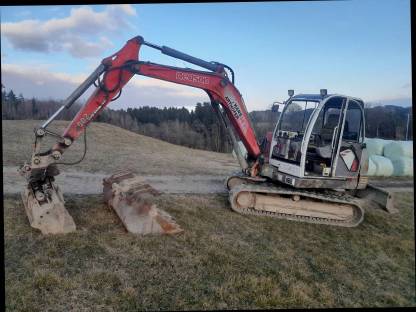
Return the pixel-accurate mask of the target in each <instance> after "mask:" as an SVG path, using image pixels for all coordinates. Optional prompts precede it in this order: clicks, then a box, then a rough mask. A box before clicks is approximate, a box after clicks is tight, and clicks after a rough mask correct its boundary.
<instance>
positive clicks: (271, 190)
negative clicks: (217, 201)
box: [229, 183, 364, 227]
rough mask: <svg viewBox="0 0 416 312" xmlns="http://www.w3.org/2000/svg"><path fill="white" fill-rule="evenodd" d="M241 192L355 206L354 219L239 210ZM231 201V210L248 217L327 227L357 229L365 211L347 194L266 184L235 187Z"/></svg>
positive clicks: (246, 209)
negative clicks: (270, 218)
mask: <svg viewBox="0 0 416 312" xmlns="http://www.w3.org/2000/svg"><path fill="white" fill-rule="evenodd" d="M240 192H251V193H262V194H284V195H300V196H302V197H307V198H311V199H314V200H321V201H324V202H332V203H340V204H348V205H351V206H353V207H354V208H355V209H354V217H353V219H352V220H348V221H342V220H336V219H328V218H320V217H309V216H300V215H293V214H286V213H279V212H270V211H259V210H256V209H254V208H237V207H236V205H235V202H236V198H237V196H238V194H239V193H240ZM229 200H230V203H231V209H232V210H234V211H235V212H238V213H241V214H246V215H256V216H268V217H274V218H279V219H286V220H293V221H300V222H307V223H315V224H326V225H336V226H344V227H355V226H357V225H358V224H360V223H361V222H362V221H363V219H364V210H363V209H362V207H360V205H359V204H358V203H357V201H356V200H355V198H354V197H353V196H350V195H348V194H345V193H339V192H335V191H328V190H326V191H325V193H324V192H318V191H311V190H301V189H292V188H289V187H278V186H276V185H274V184H270V183H264V184H263V185H255V184H240V185H237V186H235V187H234V188H232V189H231V190H230V196H229Z"/></svg>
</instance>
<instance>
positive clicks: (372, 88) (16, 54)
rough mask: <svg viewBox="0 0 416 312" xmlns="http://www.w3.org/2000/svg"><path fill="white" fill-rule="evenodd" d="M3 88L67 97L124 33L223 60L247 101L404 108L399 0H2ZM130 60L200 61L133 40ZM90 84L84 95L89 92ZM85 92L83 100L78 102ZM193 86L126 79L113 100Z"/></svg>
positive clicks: (404, 46)
mask: <svg viewBox="0 0 416 312" xmlns="http://www.w3.org/2000/svg"><path fill="white" fill-rule="evenodd" d="M0 10H1V74H2V84H3V85H4V86H5V88H6V91H8V90H9V89H13V91H14V92H15V93H16V94H19V93H22V94H23V96H24V97H25V98H31V97H36V98H40V99H49V98H52V99H65V98H66V97H67V96H68V95H69V94H70V93H71V92H72V91H73V90H74V89H75V88H76V87H77V86H78V85H79V84H80V83H82V81H83V79H85V78H86V77H87V76H88V75H89V74H90V73H91V72H92V71H93V70H94V69H95V68H96V67H97V66H98V65H99V64H100V62H101V60H102V59H103V58H105V57H107V56H109V55H111V54H113V53H114V52H116V51H118V50H119V49H120V48H121V47H122V46H123V45H124V44H125V42H126V41H127V40H129V39H130V38H132V37H135V36H137V35H141V36H143V37H144V39H145V40H146V41H148V42H151V43H154V44H157V45H160V46H162V45H165V46H169V47H171V48H174V49H176V50H180V51H182V52H185V53H187V54H190V55H193V56H195V57H198V58H201V59H204V60H206V61H218V62H220V63H224V64H227V65H228V66H230V67H232V68H233V70H234V72H235V75H236V81H235V84H236V87H237V88H238V89H239V90H240V92H241V94H242V95H243V98H244V101H245V103H246V106H247V109H248V110H249V111H252V110H265V109H269V108H270V107H271V105H272V103H273V102H274V101H283V100H285V99H286V98H287V90H288V89H294V90H295V94H297V93H319V90H320V89H323V88H326V89H328V93H339V94H346V95H351V96H355V97H359V98H362V99H363V100H364V101H365V102H371V103H375V104H380V105H385V104H396V105H401V106H410V105H411V98H412V90H411V85H412V84H411V41H410V28H411V27H410V3H409V0H351V1H288V2H284V1H278V2H253V3H243V2H240V3H238V2H235V3H194V4H189V3H188V4H125V5H48V6H7V7H5V6H1V7H0ZM140 60H142V61H151V62H155V63H161V64H166V65H172V66H178V67H190V68H195V69H201V68H198V67H196V66H194V65H192V64H189V63H186V62H184V61H182V60H178V59H174V58H171V57H168V56H166V55H163V54H161V53H160V52H159V51H157V50H154V49H151V48H149V47H146V46H143V47H142V48H141V50H140ZM91 91H92V88H91V89H90V90H89V91H88V92H87V94H86V96H88V95H89V94H90V93H91ZM86 96H85V97H83V98H82V99H84V100H85V99H86ZM203 101H209V99H208V96H207V95H206V93H205V92H204V91H202V90H199V89H195V88H191V87H187V86H181V85H176V84H173V83H168V82H164V81H160V80H156V79H152V78H148V77H142V76H136V77H133V78H132V80H131V81H130V83H129V84H128V85H127V86H125V87H124V89H123V94H122V96H121V97H120V98H119V99H118V100H117V101H115V102H112V103H111V104H110V107H111V108H113V109H120V108H123V109H126V108H128V107H140V106H157V107H165V106H167V107H170V106H174V107H182V106H185V107H187V108H193V107H194V106H195V104H196V103H197V102H203Z"/></svg>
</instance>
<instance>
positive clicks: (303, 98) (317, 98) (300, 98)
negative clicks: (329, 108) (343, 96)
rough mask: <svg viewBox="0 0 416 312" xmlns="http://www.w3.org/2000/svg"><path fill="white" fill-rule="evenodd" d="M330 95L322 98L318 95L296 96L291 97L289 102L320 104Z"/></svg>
mask: <svg viewBox="0 0 416 312" xmlns="http://www.w3.org/2000/svg"><path fill="white" fill-rule="evenodd" d="M331 95H332V94H327V95H325V96H322V95H320V94H296V95H294V96H292V98H291V100H298V101H315V102H320V101H322V100H323V99H324V98H326V97H328V96H331Z"/></svg>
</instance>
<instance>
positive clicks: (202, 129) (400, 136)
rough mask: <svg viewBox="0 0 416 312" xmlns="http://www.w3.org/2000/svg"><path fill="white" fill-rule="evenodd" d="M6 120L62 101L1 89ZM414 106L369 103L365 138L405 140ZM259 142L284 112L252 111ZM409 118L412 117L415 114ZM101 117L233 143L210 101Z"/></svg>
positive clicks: (199, 141)
mask: <svg viewBox="0 0 416 312" xmlns="http://www.w3.org/2000/svg"><path fill="white" fill-rule="evenodd" d="M1 103H2V119H5V120H16V119H36V120H45V119H47V118H49V116H51V115H52V114H53V113H54V112H55V111H56V110H57V109H58V108H59V107H60V106H61V105H62V101H55V100H38V99H35V98H32V99H25V98H24V97H23V95H22V94H19V95H18V96H16V95H15V93H14V92H13V91H12V90H10V91H8V92H6V91H5V90H4V89H3V90H2V96H1ZM79 109H80V104H74V105H73V106H72V107H71V108H70V109H69V110H65V111H64V112H62V113H61V115H59V116H58V118H57V119H60V120H71V119H72V118H73V117H74V116H75V114H76V113H77V111H78V110H79ZM409 112H410V114H411V107H406V108H403V107H399V106H394V105H388V106H376V107H366V108H365V114H366V137H370V138H374V137H379V138H383V139H395V140H404V139H405V136H406V125H407V118H408V114H409ZM249 115H250V118H251V120H252V123H253V126H254V128H255V131H256V134H257V137H258V140H259V141H261V139H262V138H263V137H264V136H265V134H266V132H268V131H273V128H274V126H275V124H276V121H277V119H278V117H279V113H277V112H272V111H271V110H265V111H253V112H250V113H249ZM410 118H412V116H411V115H410ZM96 121H100V122H106V123H109V124H112V125H115V126H118V127H121V128H125V129H128V130H131V131H134V132H136V133H139V134H143V135H146V136H150V137H154V138H157V139H161V140H164V141H167V142H170V143H173V144H178V145H183V146H187V147H191V148H198V149H204V150H210V151H215V152H230V151H231V146H230V143H229V141H228V138H227V137H228V135H227V134H226V131H225V129H223V128H222V126H220V123H219V121H218V120H217V117H216V115H215V113H214V111H213V109H212V107H211V105H210V104H209V103H197V104H196V106H195V108H194V110H192V111H189V110H187V109H186V108H173V107H170V108H166V107H165V108H163V109H161V108H156V107H149V106H144V107H140V108H129V109H127V110H112V109H110V108H105V109H104V110H103V111H102V112H101V114H100V115H99V116H98V117H97V119H96ZM408 131H409V134H408V138H409V139H412V138H413V135H412V131H413V127H412V120H410V122H409V130H408Z"/></svg>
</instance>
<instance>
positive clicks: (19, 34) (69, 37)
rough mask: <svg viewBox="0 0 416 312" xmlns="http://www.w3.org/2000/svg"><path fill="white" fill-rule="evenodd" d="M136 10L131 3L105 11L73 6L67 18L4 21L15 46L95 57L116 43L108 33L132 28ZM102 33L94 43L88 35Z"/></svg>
mask: <svg viewBox="0 0 416 312" xmlns="http://www.w3.org/2000/svg"><path fill="white" fill-rule="evenodd" d="M136 14H137V13H136V10H135V9H134V7H132V6H131V5H129V4H122V5H108V6H106V8H105V10H104V11H102V12H96V11H94V10H93V9H92V8H91V7H89V6H81V7H79V8H73V9H71V12H70V15H69V16H68V17H64V18H52V19H49V20H46V21H39V20H35V19H26V20H23V21H20V22H11V23H2V24H1V32H2V36H4V37H5V38H7V39H8V41H9V42H10V43H11V45H12V46H13V48H15V49H19V50H26V51H36V52H54V51H66V52H68V53H70V54H71V55H72V56H74V57H78V58H85V57H94V56H98V55H100V54H101V53H102V51H103V50H104V49H107V48H109V47H112V43H111V41H110V40H109V39H107V38H106V37H105V36H104V34H108V33H111V34H114V33H116V32H117V31H118V30H119V29H123V28H124V29H126V28H132V27H133V26H132V25H131V24H130V23H129V22H128V21H127V20H126V17H127V16H135V15H136ZM91 35H94V36H99V39H98V41H95V42H91V40H90V39H88V36H91Z"/></svg>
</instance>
